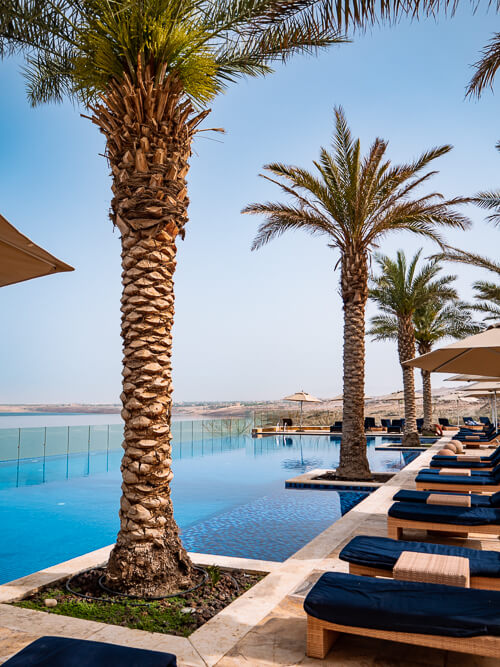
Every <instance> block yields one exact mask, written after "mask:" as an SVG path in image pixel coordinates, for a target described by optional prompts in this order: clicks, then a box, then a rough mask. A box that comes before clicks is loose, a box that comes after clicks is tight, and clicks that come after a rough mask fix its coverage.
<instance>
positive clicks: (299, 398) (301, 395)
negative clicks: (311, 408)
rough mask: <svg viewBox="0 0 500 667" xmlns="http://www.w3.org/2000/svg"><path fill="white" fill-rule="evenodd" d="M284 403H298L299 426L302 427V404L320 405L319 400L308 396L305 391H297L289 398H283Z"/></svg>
mask: <svg viewBox="0 0 500 667" xmlns="http://www.w3.org/2000/svg"><path fill="white" fill-rule="evenodd" d="M283 400H284V401H295V402H296V403H300V426H302V404H303V403H321V401H320V399H319V398H316V396H312V395H311V394H308V393H307V392H306V391H297V392H295V394H292V395H291V396H285V398H284V399H283Z"/></svg>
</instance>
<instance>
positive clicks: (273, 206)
mask: <svg viewBox="0 0 500 667" xmlns="http://www.w3.org/2000/svg"><path fill="white" fill-rule="evenodd" d="M386 150H387V142H386V141H384V140H383V139H376V140H375V141H374V143H373V145H372V146H371V148H370V150H369V152H368V154H367V155H366V156H365V157H364V158H363V157H362V155H361V145H360V141H359V139H357V140H354V139H353V137H352V135H351V132H350V130H349V128H348V127H347V122H346V119H345V115H344V112H343V110H342V108H340V107H339V108H336V109H335V134H334V137H333V142H332V149H331V151H328V150H327V149H326V148H322V149H321V151H320V157H319V160H318V161H315V162H314V167H315V171H314V172H309V171H307V170H306V169H303V168H300V167H295V166H288V165H285V164H281V163H272V164H268V165H266V166H265V169H266V170H267V171H268V172H270V173H271V174H273V175H274V176H275V177H277V178H278V179H280V180H276V179H275V178H272V177H270V176H267V175H263V178H266V179H267V180H269V181H271V182H272V183H276V184H277V185H279V187H280V188H281V189H282V191H283V192H284V193H285V194H286V195H287V196H289V197H290V198H291V199H292V203H290V204H282V203H269V202H268V203H264V204H250V205H249V206H247V207H246V208H245V209H244V210H243V212H244V213H253V214H257V215H264V216H265V217H266V222H264V223H262V224H261V225H260V227H259V230H258V233H257V236H256V237H255V240H254V242H253V246H252V249H253V250H256V249H257V248H260V247H261V246H263V245H264V244H266V243H268V242H269V241H270V240H271V239H273V238H275V237H277V236H280V235H281V234H283V233H284V232H286V231H289V230H296V229H302V230H304V231H306V232H309V233H310V234H312V235H326V236H327V237H328V242H329V245H330V247H334V248H335V247H336V248H339V249H340V250H341V251H342V252H344V251H346V250H347V249H348V248H355V249H356V252H361V253H364V252H366V251H367V250H368V249H369V248H370V247H372V246H374V245H376V244H377V243H378V242H379V241H380V240H381V239H382V238H383V237H384V236H385V235H386V234H388V233H389V232H392V231H400V230H403V231H410V232H414V233H416V234H419V235H422V236H426V237H428V238H431V239H433V240H435V241H437V242H438V243H440V244H441V243H442V241H443V239H442V237H441V235H440V233H439V231H438V229H437V228H438V227H440V226H449V227H455V228H460V229H465V228H466V227H467V226H468V224H469V221H468V219H467V218H466V217H465V216H463V215H462V214H461V213H459V212H458V211H456V210H454V209H453V208H452V207H453V206H454V205H456V204H460V203H463V202H465V201H468V200H466V199H464V198H461V197H457V198H454V199H450V200H445V199H444V198H443V196H442V195H441V194H439V193H437V192H433V193H431V194H428V195H423V196H420V197H416V198H412V195H413V194H414V191H415V190H416V188H417V187H419V186H420V185H422V184H423V183H425V182H426V181H427V180H429V179H430V178H431V177H432V176H433V175H434V174H435V173H436V172H435V171H427V172H425V173H423V174H422V172H423V171H424V170H425V169H426V168H427V167H428V166H429V164H430V163H431V162H432V161H433V160H435V159H436V158H438V157H440V156H442V155H445V154H446V153H448V152H449V151H450V150H451V146H441V147H438V148H432V149H430V150H429V151H426V152H425V153H423V154H422V155H421V156H420V157H419V158H417V159H416V160H415V161H413V162H410V163H407V164H401V165H392V164H391V162H390V161H389V160H387V159H386V158H385V154H386Z"/></svg>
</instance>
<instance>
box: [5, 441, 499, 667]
mask: <svg viewBox="0 0 500 667" xmlns="http://www.w3.org/2000/svg"><path fill="white" fill-rule="evenodd" d="M439 448H440V445H437V444H436V445H434V446H433V447H432V449H431V450H429V451H426V452H423V453H422V454H421V456H419V457H418V459H416V460H415V461H413V462H412V463H410V464H409V465H408V466H407V467H406V468H405V469H404V470H402V471H401V472H400V473H398V474H397V475H396V476H395V477H393V478H392V480H390V481H389V482H387V483H386V484H385V485H384V486H382V487H380V488H379V489H378V490H377V491H375V492H374V493H372V494H371V495H370V496H369V497H368V498H366V499H365V500H363V501H362V502H361V503H360V504H359V505H357V506H356V507H354V508H353V509H352V510H351V511H350V512H348V513H347V514H346V515H345V516H344V517H342V518H341V519H339V520H338V521H336V522H335V523H333V524H332V525H331V526H329V528H327V529H326V530H325V531H324V532H323V533H321V534H320V535H318V536H317V537H316V538H315V539H314V540H312V541H311V542H309V544H307V545H306V546H304V547H303V548H302V549H301V550H300V551H298V552H297V553H296V554H294V555H293V556H292V557H291V558H289V559H288V560H286V561H285V562H283V563H266V562H260V563H257V562H256V561H248V562H249V563H254V564H255V569H257V570H259V569H260V570H261V571H269V572H270V574H268V576H267V577H266V578H265V579H263V580H262V581H261V582H259V583H258V584H257V585H256V586H254V587H253V588H252V589H251V590H250V591H249V592H247V593H246V594H245V595H244V596H242V597H241V598H239V599H238V600H236V601H235V602H233V603H232V604H231V605H230V606H229V607H227V608H226V609H225V610H223V611H222V612H221V613H220V614H218V615H217V616H216V617H214V618H213V619H211V620H210V621H209V622H208V623H207V624H205V625H204V626H203V627H201V628H199V629H198V630H196V632H194V633H193V634H192V635H191V636H190V637H189V638H188V639H184V638H182V637H173V636H171V635H160V634H154V633H146V632H142V631H139V630H130V629H128V628H121V627H116V626H106V625H103V624H101V623H95V622H92V621H84V620H81V619H70V618H65V617H61V616H54V615H49V614H46V613H44V612H35V611H32V610H25V609H19V608H13V607H11V606H8V605H5V604H0V664H1V663H2V662H4V661H5V660H7V659H8V657H9V656H11V655H12V654H14V653H15V652H17V651H18V650H20V649H21V648H23V647H24V646H26V645H27V644H29V643H30V642H31V641H33V640H34V639H35V638H36V637H38V636H40V635H43V634H55V635H61V636H68V637H81V638H92V639H95V640H100V641H108V642H113V643H117V644H122V645H127V646H136V647H139V648H142V647H149V648H152V649H155V650H165V651H169V652H172V653H176V654H177V656H178V664H179V667H198V666H200V665H201V666H209V667H212V666H215V665H216V666H217V667H242V666H247V665H255V666H256V667H268V666H271V665H273V666H274V665H276V666H281V665H283V666H285V665H286V666H289V667H292V666H293V665H307V666H310V667H313V666H317V667H321V666H322V665H337V666H338V667H399V666H400V665H404V666H408V667H423V666H424V665H425V666H426V667H434V666H436V667H451V666H453V667H493V666H496V667H498V666H499V665H500V656H499V659H491V658H482V657H475V656H469V655H464V654H459V653H451V652H447V651H439V650H435V649H428V648H425V647H415V646H408V645H403V644H397V643H395V642H388V641H382V640H375V639H366V638H362V637H350V636H347V635H344V636H342V637H341V638H340V639H339V640H338V641H337V642H336V643H335V645H334V647H333V649H332V651H331V652H330V653H329V655H328V656H327V658H326V659H324V660H317V659H311V658H307V657H306V656H305V637H306V619H305V614H304V612H303V610H302V602H303V598H304V596H305V594H306V593H307V590H308V589H309V588H310V586H311V585H312V584H313V583H314V581H315V580H316V579H317V578H318V576H320V575H321V573H322V572H324V571H325V570H336V571H347V564H346V563H343V562H342V561H340V560H339V559H338V553H339V551H340V549H341V548H342V546H343V545H344V544H345V543H346V542H348V541H349V540H350V539H351V537H353V536H354V535H358V534H370V535H381V536H385V535H386V516H387V510H388V508H389V506H390V504H391V499H392V496H393V495H394V493H395V492H396V491H397V490H398V489H399V488H414V477H415V474H416V472H417V470H418V469H419V468H421V467H423V466H425V465H426V464H427V463H428V461H429V459H430V458H431V456H432V454H433V453H434V451H435V450H436V449H439ZM294 492H295V491H294V490H290V493H294ZM325 493H328V492H325ZM409 537H410V538H411V537H412V536H411V535H409ZM413 537H415V538H417V537H418V539H425V538H424V534H423V533H421V534H419V533H415V534H414V535H413ZM447 542H448V543H450V544H453V543H456V544H462V545H463V544H466V545H467V546H471V547H474V548H479V549H490V550H500V541H499V540H497V539H484V536H483V537H480V536H474V535H472V536H471V539H469V540H468V541H467V542H466V543H464V541H463V540H453V538H451V539H449V540H447ZM107 549H108V548H106V549H105V550H100V551H98V552H94V554H87V555H85V556H83V557H82V559H83V560H84V562H85V565H84V566H85V567H89V563H91V562H94V563H95V564H97V563H98V562H102V560H103V557H104V556H105V554H106V553H107ZM192 556H193V557H194V558H195V559H196V561H197V562H200V563H205V564H211V563H214V564H215V563H218V564H220V565H225V566H228V567H230V566H231V565H232V566H234V567H241V566H242V564H243V560H242V559H231V558H227V557H217V556H203V555H200V554H192ZM99 559H100V560H99ZM74 561H75V562H71V561H69V562H68V563H67V564H61V565H60V566H56V568H55V569H56V570H57V573H59V576H60V573H61V572H63V571H76V570H77V569H83V567H84V566H83V565H81V566H79V567H78V564H77V563H76V561H79V559H74ZM69 564H70V565H69ZM57 573H52V575H51V574H50V572H49V573H47V572H45V573H41V575H39V579H40V581H41V583H45V581H46V580H47V579H50V576H52V578H54V576H55V575H56V574H57ZM25 580H28V581H25ZM25 580H19V581H18V582H16V583H15V584H14V585H12V584H11V585H10V587H8V586H7V585H6V586H3V587H2V586H0V602H1V601H7V600H8V599H12V598H13V597H16V595H17V596H19V595H20V594H22V590H23V589H24V588H25V587H26V588H33V587H35V586H36V585H37V583H36V581H37V577H36V575H31V576H30V577H27V578H25ZM7 589H8V590H7ZM35 632H36V634H35Z"/></svg>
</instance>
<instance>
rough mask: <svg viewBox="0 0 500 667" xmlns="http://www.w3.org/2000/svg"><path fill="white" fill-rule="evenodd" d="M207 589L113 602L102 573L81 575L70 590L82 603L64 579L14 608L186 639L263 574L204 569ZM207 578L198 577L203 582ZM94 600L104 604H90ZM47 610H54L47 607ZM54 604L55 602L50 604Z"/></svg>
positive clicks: (118, 598)
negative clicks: (162, 598) (206, 575)
mask: <svg viewBox="0 0 500 667" xmlns="http://www.w3.org/2000/svg"><path fill="white" fill-rule="evenodd" d="M205 569H206V571H207V573H208V577H207V579H206V581H205V583H204V584H203V585H202V586H200V588H198V589H196V590H195V591H193V592H192V593H187V594H186V595H183V596H177V597H172V598H167V599H164V600H154V601H145V600H141V599H140V598H137V599H136V598H134V599H127V598H121V597H113V596H110V595H108V594H107V593H105V591H103V590H102V588H101V587H100V586H99V583H98V581H99V578H100V577H101V576H102V574H103V572H104V570H103V568H95V569H93V570H90V571H87V572H82V573H81V574H79V575H76V576H75V577H74V578H73V580H72V581H71V588H72V590H74V591H75V592H78V593H80V594H81V595H83V596H84V597H80V596H78V595H75V594H74V593H71V592H69V591H68V590H67V589H66V581H68V580H67V579H64V580H62V581H60V582H58V583H57V584H52V585H51V586H47V587H45V588H42V589H41V590H39V591H38V592H37V593H33V594H32V595H30V596H28V597H27V598H25V599H23V600H21V601H19V602H15V603H13V604H14V605H15V606H16V607H23V608H24V609H36V610H38V611H45V612H47V613H50V614H60V615H62V616H74V617H76V618H83V619H85V620H88V621H100V622H102V623H109V624H111V625H120V626H123V627H127V628H134V629H136V630H146V631H148V632H162V633H165V634H171V635H178V636H181V637H188V636H189V635H190V634H191V633H192V632H194V631H195V630H196V629H197V628H199V627H200V626H201V625H203V624H204V623H206V622H207V621H208V620H210V619H211V618H212V617H213V616H215V615H216V614H217V613H218V612H219V611H221V610H222V609H224V607H227V605H228V604H230V603H231V602H232V601H233V600H235V599H236V598H237V597H239V596H240V595H242V594H243V593H245V592H246V591H247V590H248V589H249V588H251V587H252V586H254V585H255V584H256V583H258V582H259V581H260V580H261V579H263V577H265V576H266V575H265V574H256V573H254V572H245V571H243V570H222V569H219V568H217V567H207V568H205ZM202 578H203V575H202V574H201V573H200V580H201V579H202ZM91 598H105V599H106V600H109V602H108V601H104V600H92V599H91ZM47 600H48V601H49V603H48V604H51V605H53V606H47V604H46V601H47ZM53 600H55V601H56V602H57V604H54V602H50V601H53Z"/></svg>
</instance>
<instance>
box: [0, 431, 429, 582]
mask: <svg viewBox="0 0 500 667" xmlns="http://www.w3.org/2000/svg"><path fill="white" fill-rule="evenodd" d="M385 442H388V440H387V439H385V438H384V437H382V436H376V437H373V438H368V458H369V461H370V465H371V468H372V470H373V471H377V472H381V471H391V470H393V471H397V470H400V469H401V468H402V467H404V466H405V465H406V464H407V463H409V461H410V459H411V457H412V456H416V455H417V453H418V452H416V453H412V452H404V453H402V452H398V451H386V450H384V451H376V450H375V446H376V445H382V444H384V443H385ZM339 445H340V440H339V438H331V437H325V436H304V435H302V436H287V437H286V438H283V437H270V438H264V439H254V438H251V437H250V436H246V435H243V436H234V437H214V438H209V439H205V440H197V441H193V442H188V443H185V442H184V443H182V444H176V445H174V451H173V469H174V479H173V482H172V498H173V502H174V509H175V518H176V520H177V522H178V524H179V526H180V528H181V531H182V539H183V542H184V545H185V547H186V548H187V549H188V550H190V551H196V552H199V553H217V554H222V555H228V556H242V557H249V558H259V559H264V560H274V561H282V560H285V559H286V558H288V557H289V556H290V555H292V554H293V553H294V552H295V551H297V550H298V549H300V548H301V547H302V546H304V544H306V543H307V542H309V541H310V540H311V539H313V538H314V537H315V536H316V535H318V534H319V533H320V532H321V531H323V530H324V529H325V528H327V527H328V526H329V525H330V524H331V523H333V522H334V521H335V520H337V519H338V518H339V517H341V516H342V515H343V514H344V513H345V512H346V511H348V510H349V509H350V508H351V507H353V506H354V505H355V504H356V503H357V502H359V501H360V500H362V499H363V498H364V497H366V493H364V492H352V491H341V492H335V491H314V490H297V489H285V488H284V482H285V480H286V479H288V478H290V477H294V476H296V475H299V474H301V473H302V472H306V471H307V470H311V469H313V468H334V467H336V465H337V464H338V459H339V451H340V446H339ZM120 458H121V453H120V452H118V451H109V452H105V451H104V452H90V453H85V454H72V455H69V456H49V457H46V458H45V459H43V458H33V459H23V460H21V461H20V462H18V461H4V462H1V463H0V525H1V527H2V540H1V541H0V583H5V582H6V581H10V580H12V579H15V578H18V577H21V576H23V575H26V574H29V573H31V572H34V571H36V570H39V569H42V568H44V567H48V566H50V565H54V564H56V563H58V562H61V561H64V560H67V559H69V558H73V557H75V556H79V555H81V554H83V553H86V552H88V551H92V550H94V549H98V548H100V547H102V546H105V545H107V544H111V543H112V542H113V541H114V539H115V537H116V533H117V530H118V505H119V499H120Z"/></svg>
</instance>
